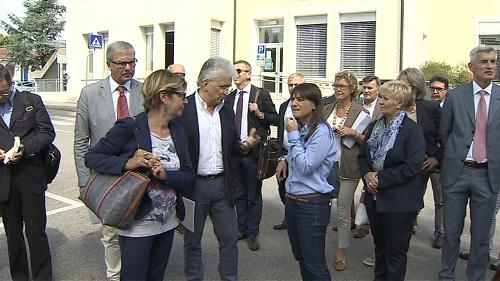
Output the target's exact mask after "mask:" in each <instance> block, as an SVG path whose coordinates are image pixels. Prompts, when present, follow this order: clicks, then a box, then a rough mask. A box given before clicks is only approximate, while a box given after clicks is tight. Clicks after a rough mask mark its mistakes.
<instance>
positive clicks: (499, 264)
mask: <svg viewBox="0 0 500 281" xmlns="http://www.w3.org/2000/svg"><path fill="white" fill-rule="evenodd" d="M490 270H493V271H497V270H500V259H496V258H490Z"/></svg>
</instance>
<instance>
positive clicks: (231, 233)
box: [184, 176, 238, 281]
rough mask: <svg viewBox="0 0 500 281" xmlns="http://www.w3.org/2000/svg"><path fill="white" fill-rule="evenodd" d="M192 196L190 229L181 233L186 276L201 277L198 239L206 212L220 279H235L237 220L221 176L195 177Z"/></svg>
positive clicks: (199, 241) (201, 262)
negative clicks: (211, 229) (214, 239)
mask: <svg viewBox="0 0 500 281" xmlns="http://www.w3.org/2000/svg"><path fill="white" fill-rule="evenodd" d="M193 199H194V201H195V202H196V206H195V211H194V232H191V231H186V233H185V234H184V273H185V274H186V280H203V279H204V278H203V260H202V252H201V239H202V237H203V229H204V228H205V221H206V220H207V216H210V220H212V224H213V227H214V233H215V236H216V237H217V241H218V242H219V266H218V270H219V275H220V280H224V281H235V280H237V279H238V245H237V243H238V224H237V221H236V212H235V211H234V206H232V205H231V204H230V202H229V200H228V198H227V195H226V189H225V182H224V176H220V177H216V178H213V179H204V178H201V177H197V178H196V182H195V188H194V192H193Z"/></svg>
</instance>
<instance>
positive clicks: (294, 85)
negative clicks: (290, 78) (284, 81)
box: [288, 84, 300, 88]
mask: <svg viewBox="0 0 500 281" xmlns="http://www.w3.org/2000/svg"><path fill="white" fill-rule="evenodd" d="M298 85H300V84H288V87H289V88H295V87H297V86H298Z"/></svg>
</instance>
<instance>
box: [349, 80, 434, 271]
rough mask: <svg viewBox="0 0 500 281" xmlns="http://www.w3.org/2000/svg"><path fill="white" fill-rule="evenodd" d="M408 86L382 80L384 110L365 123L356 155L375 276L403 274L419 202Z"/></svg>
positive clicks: (417, 132) (418, 161) (417, 140)
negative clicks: (369, 227)
mask: <svg viewBox="0 0 500 281" xmlns="http://www.w3.org/2000/svg"><path fill="white" fill-rule="evenodd" d="M410 92H411V90H410V87H409V86H407V85H406V84H404V83H403V82H400V81H390V82H386V83H385V84H384V85H382V87H381V88H380V94H379V104H380V111H381V113H382V115H383V116H382V118H380V119H379V120H377V121H375V122H373V123H372V124H371V125H370V127H369V128H368V130H367V134H366V137H365V142H364V143H363V148H362V151H361V153H360V154H359V156H358V164H359V169H360V172H361V175H362V176H363V183H364V185H365V186H364V189H363V191H364V192H365V194H366V201H365V205H366V209H367V212H368V219H369V221H370V225H371V228H372V234H373V240H374V243H375V269H374V275H375V276H374V280H404V278H405V274H406V255H407V252H408V248H409V246H410V239H411V230H412V227H413V222H414V221H415V217H416V215H417V212H418V211H419V210H420V209H421V208H422V207H423V188H422V184H421V181H420V177H419V176H418V175H419V172H420V169H421V166H422V163H423V161H424V158H425V141H424V136H423V133H422V129H421V128H420V126H419V125H417V124H416V123H415V122H414V121H412V120H411V119H410V118H408V116H407V115H406V113H405V110H404V109H405V106H404V105H406V104H407V103H408V100H409V99H410V95H411V94H410Z"/></svg>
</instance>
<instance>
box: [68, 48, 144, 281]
mask: <svg viewBox="0 0 500 281" xmlns="http://www.w3.org/2000/svg"><path fill="white" fill-rule="evenodd" d="M106 60H107V64H108V68H109V71H110V73H111V75H110V76H108V77H107V78H106V79H103V80H101V81H98V82H96V83H93V84H91V85H88V86H86V87H84V88H83V89H82V92H81V93H80V98H79V99H78V105H77V108H76V121H75V139H74V154H75V166H76V173H77V176H78V186H79V187H80V189H81V188H82V187H84V186H85V184H86V183H87V181H88V179H89V177H90V170H89V169H88V168H87V167H86V166H85V159H84V158H85V154H86V153H87V152H88V150H89V148H90V147H91V146H93V145H94V144H96V143H97V142H98V141H99V139H101V138H102V137H104V136H105V135H106V133H107V132H108V131H109V129H111V127H113V125H114V124H115V122H116V120H118V119H122V118H124V117H128V116H135V115H137V114H139V113H141V112H143V111H144V107H143V105H142V103H143V97H142V95H141V85H142V84H141V83H140V82H139V81H137V80H135V79H133V78H132V77H134V74H135V65H136V63H137V60H136V58H135V51H134V47H133V46H132V45H130V44H129V43H127V42H124V41H116V42H113V43H111V44H110V45H109V46H108V49H107V50H106ZM121 105H123V106H121ZM91 220H92V221H93V223H99V220H98V219H97V217H95V216H94V214H91ZM101 242H102V244H103V246H104V261H105V263H106V276H107V277H108V278H109V279H110V280H111V281H113V280H116V281H117V280H120V268H121V262H120V245H119V244H118V234H117V233H116V229H115V228H112V227H110V226H104V225H103V229H102V239H101Z"/></svg>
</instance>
